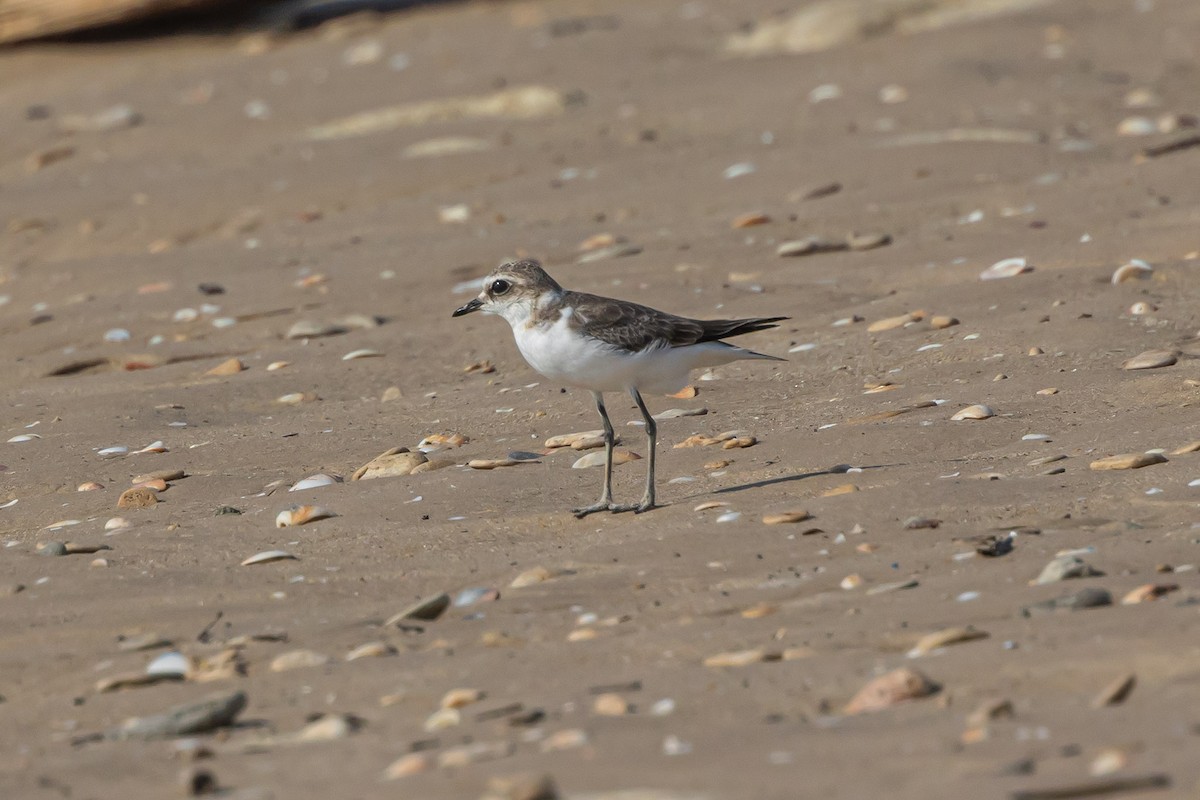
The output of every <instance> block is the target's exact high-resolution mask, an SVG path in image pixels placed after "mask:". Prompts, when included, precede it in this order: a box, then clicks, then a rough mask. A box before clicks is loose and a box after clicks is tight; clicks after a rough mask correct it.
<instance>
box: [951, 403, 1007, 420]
mask: <svg viewBox="0 0 1200 800" xmlns="http://www.w3.org/2000/svg"><path fill="white" fill-rule="evenodd" d="M994 416H996V412H995V411H993V410H992V409H991V408H990V407H988V406H985V405H983V404H982V403H979V404H976V405H973V406H967V407H966V408H964V409H963V410H962V411H959V412H958V413H956V414H955V415H954V416H952V417H951V418H950V419H951V420H953V421H955V422H962V421H963V420H967V419H990V418H991V417H994Z"/></svg>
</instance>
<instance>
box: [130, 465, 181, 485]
mask: <svg viewBox="0 0 1200 800" xmlns="http://www.w3.org/2000/svg"><path fill="white" fill-rule="evenodd" d="M185 477H187V473H185V472H184V471H183V470H181V469H156V470H154V471H153V472H143V473H142V474H140V475H135V476H134V477H133V478H132V479H131V480H130V483H132V484H134V485H135V486H136V485H137V484H139V483H147V482H149V481H177V480H180V479H182V478H185Z"/></svg>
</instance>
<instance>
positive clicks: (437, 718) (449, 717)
mask: <svg viewBox="0 0 1200 800" xmlns="http://www.w3.org/2000/svg"><path fill="white" fill-rule="evenodd" d="M460 723H462V713H461V712H459V710H458V709H457V708H439V709H438V710H437V711H435V712H433V713H432V714H430V715H429V717H427V718H426V720H425V726H424V727H425V730H426V731H428V732H429V733H433V732H434V731H441V730H445V729H446V728H453V727H454V726H455V725H459V724H460Z"/></svg>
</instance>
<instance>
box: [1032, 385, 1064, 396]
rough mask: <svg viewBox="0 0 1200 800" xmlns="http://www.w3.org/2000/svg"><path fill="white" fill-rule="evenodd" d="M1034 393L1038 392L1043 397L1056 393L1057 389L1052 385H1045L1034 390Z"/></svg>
mask: <svg viewBox="0 0 1200 800" xmlns="http://www.w3.org/2000/svg"><path fill="white" fill-rule="evenodd" d="M1034 394H1039V395H1042V396H1044V397H1045V396H1049V395H1052V394H1058V389H1055V388H1054V387H1046V388H1045V389H1038V390H1037V391H1036V392H1034Z"/></svg>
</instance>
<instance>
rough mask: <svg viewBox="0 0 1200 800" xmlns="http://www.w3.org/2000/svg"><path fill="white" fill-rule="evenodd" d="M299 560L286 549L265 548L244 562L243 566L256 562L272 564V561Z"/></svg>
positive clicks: (249, 565) (252, 564)
mask: <svg viewBox="0 0 1200 800" xmlns="http://www.w3.org/2000/svg"><path fill="white" fill-rule="evenodd" d="M288 560H291V561H298V560H299V559H297V558H296V557H295V556H294V555H292V554H291V553H289V552H287V551H286V550H264V551H263V552H261V553H255V554H254V555H252V556H250V557H249V558H247V559H246V560H245V561H243V562H242V566H243V567H252V566H254V565H255V564H270V563H271V562H272V561H288Z"/></svg>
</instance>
